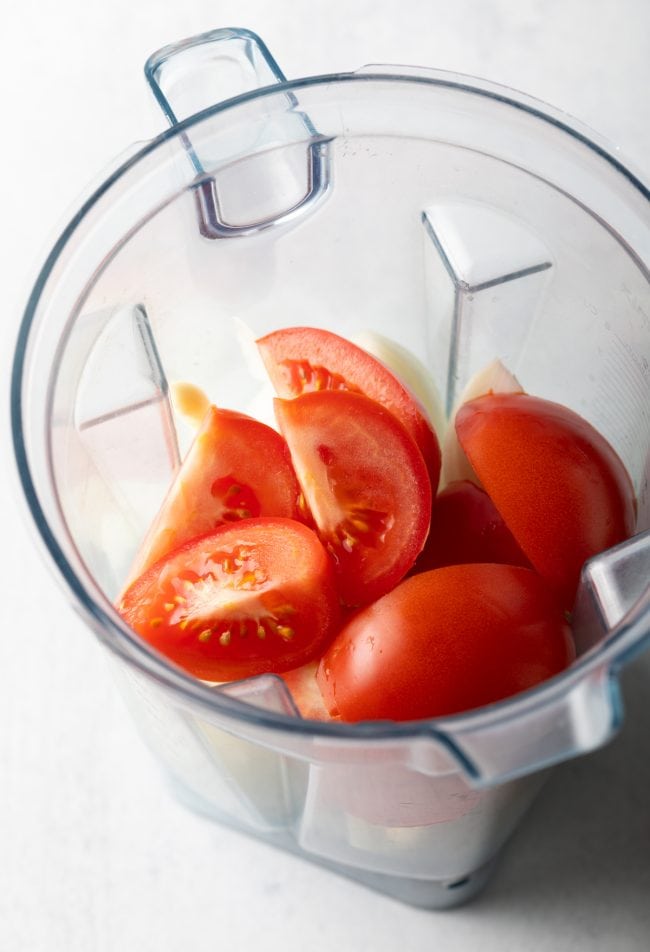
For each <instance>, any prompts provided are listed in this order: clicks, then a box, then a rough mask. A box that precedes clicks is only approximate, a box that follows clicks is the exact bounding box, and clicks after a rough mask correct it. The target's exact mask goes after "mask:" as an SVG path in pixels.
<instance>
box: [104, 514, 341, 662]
mask: <svg viewBox="0 0 650 952" xmlns="http://www.w3.org/2000/svg"><path fill="white" fill-rule="evenodd" d="M118 608H119V612H120V614H121V615H122V616H123V618H124V619H125V620H126V621H127V622H128V624H129V625H130V626H131V627H132V628H133V629H134V630H135V631H136V632H138V634H140V635H141V636H142V637H143V638H144V639H145V641H148V642H149V644H151V645H152V646H153V647H154V648H157V649H158V650H159V651H161V652H162V653H163V654H164V655H166V656H167V657H168V658H170V659H171V660H172V661H175V662H176V664H178V665H180V666H181V667H183V668H185V669H186V670H187V671H189V672H190V674H194V675H196V677H199V678H204V679H206V680H208V681H228V680H234V679H237V678H244V677H249V676H251V675H255V674H263V673H265V672H269V671H286V670H289V669H291V668H296V667H298V666H299V665H301V664H304V663H306V662H307V661H309V660H311V659H313V658H315V657H317V656H318V655H319V653H320V652H321V651H322V649H323V648H324V646H325V645H326V644H327V642H328V640H329V639H330V638H331V637H332V634H333V633H334V630H335V626H336V624H337V622H338V617H339V609H338V598H337V594H336V587H335V582H334V574H333V569H332V565H331V561H330V559H329V558H328V556H327V553H326V552H325V550H324V548H323V546H322V545H321V543H320V542H319V541H318V537H317V536H316V534H315V533H314V532H313V531H312V530H311V529H308V528H307V527H306V526H304V525H302V524H301V523H299V522H294V521H292V520H290V519H273V518H260V519H242V520H241V521H238V522H235V523H231V524H229V525H224V526H222V527H221V528H220V529H217V531H216V532H214V533H211V534H209V535H205V536H201V537H199V538H197V539H193V540H192V541H190V542H188V543H187V544H186V545H184V546H182V547H181V548H180V549H176V550H175V551H174V552H172V553H170V554H169V555H167V556H166V557H165V558H163V559H161V560H160V561H159V562H156V563H155V565H153V566H152V567H151V568H150V569H149V570H148V571H147V572H145V574H144V575H143V576H141V577H140V578H139V579H138V580H137V581H136V582H134V584H133V585H132V586H131V587H130V588H129V589H128V590H127V592H126V593H125V595H124V596H123V598H122V599H121V601H120V603H119V606H118Z"/></svg>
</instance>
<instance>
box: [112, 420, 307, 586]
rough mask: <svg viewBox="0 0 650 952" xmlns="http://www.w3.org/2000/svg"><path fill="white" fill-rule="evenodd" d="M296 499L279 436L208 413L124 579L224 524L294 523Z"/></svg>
mask: <svg viewBox="0 0 650 952" xmlns="http://www.w3.org/2000/svg"><path fill="white" fill-rule="evenodd" d="M261 461H263V464H262V465H261ZM299 497H300V487H299V486H298V482H297V480H296V477H295V474H294V472H293V468H292V466H291V459H290V457H289V450H288V448H287V445H286V443H285V441H284V440H283V439H282V437H281V436H280V434H279V433H277V432H276V431H275V430H273V429H271V427H269V426H266V425H265V424H264V423H259V422H258V421H257V420H253V419H252V418H251V417H247V416H244V415H243V414H241V413H235V412H233V411H231V410H218V409H217V408H216V407H210V409H209V410H208V412H207V414H206V415H205V417H204V420H203V423H202V425H201V427H200V429H199V431H198V432H197V434H196V437H195V439H194V442H193V443H192V446H191V447H190V450H189V452H188V454H187V456H186V457H185V460H184V461H183V464H182V466H181V468H180V470H179V472H178V474H177V475H176V478H175V480H174V482H173V484H172V486H171V488H170V490H169V492H168V494H167V497H166V499H165V501H164V502H163V505H162V507H161V509H160V512H159V513H158V515H157V516H156V518H155V520H154V522H153V524H152V526H151V528H150V529H149V532H148V533H147V536H146V538H145V540H144V542H143V544H142V546H141V547H140V551H139V552H138V555H137V557H136V561H135V563H134V565H133V567H132V569H131V573H130V576H129V578H130V580H131V581H133V579H135V578H137V577H138V576H139V575H141V574H142V573H143V572H144V571H146V569H148V568H149V566H150V565H153V563H154V562H156V561H157V560H158V559H160V558H162V556H164V555H166V553H167V552H170V551H172V549H176V548H178V546H180V545H182V544H183V543H184V542H187V541H188V540H189V539H192V538H193V537H194V536H198V535H203V534H205V533H207V532H211V531H212V530H213V529H216V528H217V527H218V526H220V525H222V524H223V523H227V522H233V521H236V520H237V519H248V518H254V517H257V516H281V517H283V518H287V519H295V518H297V517H298V516H299Z"/></svg>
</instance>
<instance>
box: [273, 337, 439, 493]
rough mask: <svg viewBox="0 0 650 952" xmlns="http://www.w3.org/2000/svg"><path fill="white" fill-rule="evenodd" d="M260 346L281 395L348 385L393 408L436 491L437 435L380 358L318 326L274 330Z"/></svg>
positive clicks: (437, 479)
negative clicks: (414, 446) (412, 440)
mask: <svg viewBox="0 0 650 952" xmlns="http://www.w3.org/2000/svg"><path fill="white" fill-rule="evenodd" d="M257 346H258V348H259V351H260V354H261V356H262V359H263V361H264V364H265V366H266V370H267V372H268V374H269V377H270V379H271V383H272V384H273V386H274V388H275V391H276V393H277V394H278V396H279V397H282V398H283V399H290V398H291V397H296V396H299V395H300V394H302V393H308V392H311V391H313V390H324V389H331V390H350V391H352V392H358V393H363V394H365V395H366V396H367V397H370V398H371V399H372V400H376V401H377V403H380V404H381V405H382V406H384V407H386V408H387V409H388V410H390V411H391V413H394V414H395V416H396V417H397V419H398V420H399V421H400V422H401V423H402V424H403V426H404V427H405V428H406V430H407V431H408V432H409V433H410V435H411V437H412V438H413V439H414V440H415V442H416V444H417V445H418V447H419V449H420V452H421V453H422V456H423V458H424V462H425V464H426V467H427V470H428V473H429V478H430V480H431V485H432V489H433V492H434V493H435V491H436V489H437V487H438V481H439V478H440V465H441V459H440V446H439V444H438V438H437V437H436V435H435V433H434V431H433V428H432V427H431V424H430V423H429V422H428V420H427V419H426V416H425V414H424V413H423V411H422V408H421V407H420V405H419V403H418V402H417V400H416V399H415V398H414V397H413V395H412V394H411V393H410V392H409V390H408V389H407V388H406V387H405V386H404V385H403V384H402V383H401V381H400V380H398V378H397V377H396V376H395V375H394V374H393V373H392V372H391V371H390V370H389V369H388V367H386V366H385V365H384V364H382V363H381V361H379V360H377V358H375V357H373V356H372V355H371V354H369V353H367V351H365V350H363V349H362V348H361V347H357V346H356V344H353V343H352V342H351V341H349V340H346V339H345V338H344V337H339V335H338V334H333V333H332V332H331V331H325V330H321V329H319V328H315V327H286V328H284V329H282V330H278V331H273V332H272V333H271V334H267V335H266V336H265V337H261V338H260V339H259V340H258V341H257Z"/></svg>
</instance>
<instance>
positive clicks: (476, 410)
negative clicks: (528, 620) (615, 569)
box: [456, 393, 636, 609]
mask: <svg viewBox="0 0 650 952" xmlns="http://www.w3.org/2000/svg"><path fill="white" fill-rule="evenodd" d="M456 432H457V434H458V439H459V441H460V443H461V446H462V448H463V450H464V452H465V453H466V454H467V457H468V459H469V461H470V463H471V465H472V467H473V469H474V471H475V472H476V474H477V476H478V478H479V479H480V481H481V483H482V485H483V487H484V488H485V490H486V492H487V493H488V495H489V496H490V498H491V499H492V501H493V503H494V504H495V506H496V508H497V509H498V511H499V512H500V514H501V516H502V517H503V520H504V522H505V523H506V525H507V527H508V529H509V530H510V532H511V533H512V534H513V536H514V537H515V539H516V541H517V543H518V545H519V546H520V547H521V549H522V550H523V552H524V553H525V555H526V556H527V558H528V559H529V560H530V562H531V564H532V565H533V566H534V568H535V569H536V570H537V571H538V572H539V573H540V575H542V576H543V577H544V578H545V579H547V581H548V582H550V583H551V584H552V585H553V586H554V587H555V588H556V589H557V590H558V591H559V592H560V595H561V597H562V600H563V604H564V606H565V608H567V609H571V608H572V607H573V601H574V597H575V592H576V588H577V585H578V580H579V577H580V571H581V568H582V565H583V564H584V562H585V560H586V559H589V558H591V557H592V556H594V555H596V554H597V553H598V552H602V551H603V550H604V549H608V548H610V546H613V545H616V544H617V543H619V542H622V541H623V540H624V539H626V538H628V537H629V536H630V535H632V533H633V532H634V526H635V521H636V503H635V497H634V488H633V486H632V483H631V480H630V477H629V476H628V474H627V471H626V469H625V467H624V466H623V463H622V462H621V460H620V458H619V457H618V456H617V454H616V452H615V451H614V449H613V448H612V447H611V446H610V444H609V443H608V442H607V441H606V440H605V438H604V437H603V436H601V434H600V433H598V432H597V431H596V430H595V429H594V427H593V426H591V424H590V423H588V422H587V421H586V420H583V419H582V418H581V417H580V416H578V414H576V413H574V412H573V411H572V410H569V409H568V408H567V407H564V406H561V405H560V404H557V403H551V402H550V401H548V400H543V399H541V398H539V397H532V396H530V395H528V394H524V393H509V394H505V393H495V394H487V395H485V396H482V397H478V398H477V399H475V400H471V401H470V402H469V403H466V404H465V405H464V406H462V407H461V408H460V410H459V411H458V414H457V416H456Z"/></svg>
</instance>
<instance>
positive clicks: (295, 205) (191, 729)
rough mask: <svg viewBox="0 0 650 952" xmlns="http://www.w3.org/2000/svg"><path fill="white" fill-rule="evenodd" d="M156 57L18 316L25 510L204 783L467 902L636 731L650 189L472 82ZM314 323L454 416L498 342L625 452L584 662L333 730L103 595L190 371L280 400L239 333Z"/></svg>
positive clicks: (240, 820) (413, 890) (425, 902)
mask: <svg viewBox="0 0 650 952" xmlns="http://www.w3.org/2000/svg"><path fill="white" fill-rule="evenodd" d="M146 76H147V80H148V82H149V84H150V86H151V88H152V90H153V92H154V94H155V96H156V99H157V102H158V104H159V105H160V106H161V107H162V109H163V111H164V113H165V114H166V116H167V118H168V120H169V122H170V123H171V127H170V128H169V130H168V131H166V132H165V133H164V134H162V135H161V136H159V137H158V138H157V139H155V140H154V141H152V142H150V143H147V144H146V145H144V146H143V147H141V148H140V149H139V150H138V151H137V152H136V153H135V154H133V155H131V157H130V158H129V159H128V160H127V161H125V162H124V163H123V164H122V165H121V166H120V167H119V168H118V169H116V170H115V171H113V172H112V173H111V174H110V175H109V176H108V177H107V179H106V180H105V181H104V182H103V184H102V185H101V186H99V187H98V188H97V189H96V190H95V191H94V192H93V194H92V195H90V196H89V197H88V198H87V199H86V200H85V202H84V204H83V206H82V207H81V208H80V210H79V212H78V213H77V214H76V215H75V217H74V218H73V220H72V221H71V222H70V223H69V225H68V226H67V227H66V228H65V230H64V231H63V232H62V234H61V236H60V238H59V239H58V241H57V243H56V245H55V246H54V248H53V249H52V252H51V254H50V256H49V257H48V259H47V261H46V263H45V266H44V268H43V270H42V272H41V274H40V276H39V278H38V280H37V282H36V285H35V287H34V289H33V292H32V295H31V297H30V300H29V303H28V306H27V311H26V314H25V317H24V320H23V323H22V326H21V330H20V334H19V339H18V344H17V349H16V356H15V363H14V374H13V382H12V388H13V389H12V422H13V434H14V444H15V450H16V456H17V461H18V467H19V470H20V476H21V480H22V485H23V487H24V492H25V495H26V498H27V501H28V504H29V507H30V510H31V514H32V517H33V519H34V520H35V522H36V525H37V527H38V529H39V531H40V535H41V538H42V541H43V542H44V544H45V548H46V549H47V551H48V552H49V555H50V557H51V559H52V560H53V562H54V564H55V567H56V569H57V571H58V573H59V575H60V576H61V578H62V580H63V582H64V584H65V585H66V587H67V589H68V592H69V594H70V596H71V597H72V599H73V602H74V604H75V606H76V607H77V609H78V610H79V611H80V612H81V613H82V614H83V616H84V618H85V619H86V620H87V622H88V624H89V626H90V627H91V628H92V629H93V630H94V632H95V633H96V635H97V636H98V638H99V639H100V641H102V642H103V644H104V645H106V647H107V648H108V649H109V657H110V658H111V660H112V663H113V667H114V669H115V674H116V678H117V680H118V681H119V683H120V686H121V688H122V690H123V691H124V695H125V697H126V699H127V703H128V704H129V706H130V708H131V710H132V712H133V714H134V716H135V719H136V721H137V724H138V726H139V728H140V729H141V731H142V734H143V735H144V737H145V739H146V741H147V743H148V744H149V746H150V747H151V749H152V750H153V751H154V753H155V754H156V756H157V758H158V759H159V761H160V764H161V766H162V768H163V771H164V774H165V776H166V777H167V778H168V780H169V782H170V783H171V785H172V787H173V789H174V791H175V792H176V793H177V795H178V796H179V797H180V798H181V799H182V800H183V801H184V802H186V803H188V804H190V805H191V806H192V807H194V808H195V809H197V810H200V811H201V812H203V813H206V814H208V815H209V816H212V817H214V818H215V819H217V820H219V821H221V822H224V823H226V824H228V825H230V826H233V827H235V828H238V829H241V830H243V831H246V832H248V833H252V834H253V835H255V836H258V837H260V838H262V839H264V840H266V841H268V842H270V843H273V844H275V845H278V846H280V847H282V848H284V849H287V850H290V851H292V852H294V853H298V854H300V855H301V856H304V857H305V858H308V859H310V860H313V861H316V862H319V863H321V864H323V865H325V866H327V867H330V868H332V869H334V870H337V871H338V872H340V873H343V874H345V875H347V876H350V877H353V878H355V879H357V880H360V881H362V882H364V883H366V884H368V885H370V886H372V887H374V888H376V889H379V890H381V891H384V892H386V893H389V894H391V895H393V896H396V897H398V898H401V899H403V900H405V901H407V902H410V903H413V904H416V905H421V906H426V907H430V908H440V907H445V906H451V905H454V904H457V903H459V902H461V901H463V900H465V899H467V898H469V897H471V896H472V895H473V894H475V893H476V892H477V890H478V889H479V888H480V887H481V885H482V884H483V883H484V882H485V880H486V877H487V875H488V873H489V870H490V866H491V864H492V862H493V860H494V857H495V856H496V854H497V853H498V851H499V850H500V848H501V846H502V845H503V844H504V842H505V841H506V839H507V838H508V836H509V834H510V832H511V831H512V829H513V828H514V826H515V825H516V824H517V822H518V820H519V818H520V817H521V816H522V814H523V813H524V811H525V810H526V808H527V807H528V805H529V804H530V802H531V800H532V798H533V796H534V794H535V792H536V791H537V789H538V788H539V786H540V784H541V782H542V781H543V778H544V776H545V773H546V769H547V768H548V767H550V766H551V765H552V764H554V763H557V762H559V761H561V760H564V759H566V758H569V757H572V756H575V755H577V754H580V753H583V752H586V751H589V750H592V749H594V748H596V747H598V746H599V745H601V744H603V743H605V742H606V741H607V740H608V739H609V738H610V737H611V736H612V735H613V734H614V733H615V731H616V729H617V727H618V725H619V723H620V720H621V717H622V708H621V704H620V700H619V695H618V680H617V674H618V671H619V669H620V667H621V665H622V664H623V663H624V662H626V661H627V660H628V659H629V658H631V657H632V656H633V655H634V654H635V653H636V652H638V651H639V650H641V648H642V647H644V646H645V645H646V644H647V643H648V640H649V639H650V588H649V586H648V578H649V576H650V535H649V533H648V531H647V530H648V527H649V526H650V497H649V492H648V474H649V472H650V364H649V361H650V284H649V275H648V266H649V264H650V246H649V240H648V236H649V234H650V228H649V225H650V205H649V197H650V196H649V192H648V189H647V188H646V187H645V185H644V184H643V183H642V182H641V181H640V180H639V179H638V177H637V176H636V175H635V174H634V173H633V172H632V171H630V170H629V169H628V168H627V167H626V166H625V165H623V164H622V163H621V161H620V160H619V158H618V157H617V156H616V154H615V153H614V152H612V151H610V150H609V149H608V147H607V146H606V145H605V144H602V143H601V142H600V140H598V139H597V138H596V137H594V136H593V135H591V133H588V132H586V131H585V130H584V129H582V128H581V127H579V126H578V125H577V124H576V123H574V122H573V120H569V119H567V117H565V116H563V115H562V114H560V113H558V112H556V111H554V110H552V109H550V108H548V107H546V106H544V105H541V104H539V103H537V102H535V101H533V100H531V99H529V98H527V97H525V96H522V95H520V94H519V93H514V92H512V91H511V90H508V89H505V88H503V87H496V86H494V85H491V84H488V83H485V82H483V81H480V80H475V79H472V78H468V77H461V76H457V75H453V74H449V73H442V72H438V71H432V70H422V69H412V68H406V67H374V66H373V67H366V68H364V69H361V70H359V71H357V72H354V73H345V74H339V75H331V76H321V77H311V78H307V79H301V80H297V81H291V82H287V81H286V80H285V78H284V76H283V75H282V73H281V72H280V70H279V68H278V67H277V65H276V63H275V62H274V60H273V58H272V57H271V55H270V53H269V52H268V50H267V49H266V47H265V46H264V44H263V43H262V42H261V40H260V39H259V38H258V37H256V36H255V35H254V34H252V33H250V32H248V31H246V30H217V31H215V32H213V33H209V34H205V35H203V36H200V37H196V38H194V39H191V40H187V41H184V42H182V43H179V44H177V45H174V46H170V47H168V48H165V49H164V50H161V51H160V52H159V53H157V54H155V55H154V56H152V57H151V58H150V59H149V61H148V62H147V65H146ZM227 96H230V97H231V98H226V97H227ZM303 324H308V325H311V326H315V327H323V328H327V329H330V330H333V331H334V332H337V333H339V334H341V335H343V336H345V337H349V338H354V337H355V336H356V335H359V334H362V333H363V332H366V331H368V330H370V331H372V332H374V333H379V334H381V335H384V336H385V337H388V338H390V339H391V340H392V341H394V342H396V343H397V344H399V345H401V346H402V347H404V348H406V349H407V350H409V351H410V352H411V353H413V354H417V355H418V356H419V357H420V359H421V360H422V362H423V363H424V365H425V366H426V368H427V371H428V373H429V374H430V377H431V380H432V381H434V382H435V384H436V386H437V388H438V390H439V392H440V393H441V394H442V397H443V402H444V404H445V405H446V410H447V412H449V410H450V408H451V407H452V406H453V404H454V401H455V399H456V398H457V396H458V394H459V392H460V391H461V390H462V388H463V386H464V385H465V383H466V382H467V380H468V379H469V378H470V377H471V376H472V374H474V373H475V372H476V371H477V370H479V369H480V368H482V367H483V366H484V365H485V364H487V363H488V362H489V361H491V360H493V359H494V358H495V357H499V358H500V359H501V360H502V361H503V362H504V363H505V364H506V365H507V367H508V368H509V369H510V370H511V371H512V372H513V373H515V374H516V375H517V377H518V378H519V380H521V382H522V384H523V386H524V387H525V388H526V390H528V391H529V392H531V393H534V394H537V395H539V396H542V397H545V398H548V399H551V400H554V401H557V402H559V403H562V404H565V405H566V406H568V407H570V408H572V409H574V410H576V411H577V412H578V413H579V414H581V415H582V416H583V417H585V418H586V419H587V420H589V421H590V422H591V423H592V424H593V425H594V426H595V427H596V428H597V429H598V430H599V431H600V432H601V433H602V434H603V435H604V436H605V437H606V438H607V439H608V440H609V441H610V443H611V444H612V445H613V446H614V447H615V449H616V450H617V452H618V453H619V455H620V456H621V458H622V459H623V461H624V463H625V464H626V466H627V468H628V471H629V473H630V475H631V478H632V480H633V483H634V486H635V490H636V493H637V499H638V526H637V535H636V536H635V537H634V538H632V539H631V540H629V541H628V542H626V543H624V544H623V545H621V546H618V547H617V548H616V549H613V550H610V551H608V552H605V553H603V554H601V555H599V556H597V557H596V558H594V559H592V560H591V561H590V562H589V563H587V565H586V566H585V567H584V570H583V574H582V581H581V586H580V592H579V597H578V602H577V605H576V637H577V640H578V648H579V656H578V659H577V661H576V662H575V663H574V665H572V667H571V668H570V669H569V670H567V671H565V672H564V673H563V674H562V675H560V676H557V677H555V678H554V679H552V680H551V681H548V682H546V683H544V684H542V685H540V686H539V687H537V688H535V689H533V690H529V691H527V692H525V693H523V694H521V695H517V696H516V697H513V698H510V699H508V700H505V701H501V702H499V703H497V704H493V705H490V706H489V707H486V708H482V709H479V710H475V711H471V712H468V713H464V714H459V715H455V716H450V717H445V718H439V719H433V720H426V721H418V722H416V723H399V724H397V723H389V722H381V723H360V724H341V723H330V722H327V723H321V722H314V721H310V720H304V719H303V718H301V717H300V716H299V715H298V713H297V711H296V708H295V706H294V704H293V701H292V699H291V697H290V695H289V694H288V692H287V690H286V688H285V686H284V683H283V681H282V680H281V679H280V678H279V677H277V676H275V675H264V676H261V677H256V678H251V679H248V680H246V681H242V682H239V683H235V684H229V685H226V686H221V687H218V686H214V685H210V684H206V683H203V682H201V681H198V680H195V679H194V678H191V677H190V676H189V675H187V674H185V673H184V672H183V671H181V670H179V669H178V668H176V667H175V666H174V665H172V664H171V663H170V662H168V661H166V660H165V659H164V658H163V657H161V656H160V655H158V654H157V653H156V652H155V651H154V650H153V649H151V648H149V647H148V646H147V645H146V644H145V643H143V642H141V641H140V640H139V638H138V637H137V636H136V635H134V634H133V633H132V632H131V631H130V630H129V629H128V628H127V627H126V626H125V624H124V623H123V621H122V620H121V619H120V617H119V616H118V615H117V613H116V611H115V610H114V609H113V607H112V601H113V600H114V599H115V597H116V595H117V593H118V591H119V589H120V587H121V585H122V584H123V582H124V579H125V577H126V574H127V572H128V568H129V565H130V563H131V561H132V559H133V556H134V554H135V552H136V550H137V547H138V545H139V543H140V541H141V540H142V538H143V536H144V534H145V532H146V530H147V528H148V526H149V524H150V522H151V520H152V519H153V517H154V515H155V513H156V512H157V509H158V507H159V505H160V503H161V501H162V499H163V497H164V495H165V492H166V490H167V488H168V486H169V483H170V481H171V479H172V477H173V475H174V473H175V472H176V470H177V468H178V466H179V461H180V459H181V458H182V455H183V453H184V451H185V449H186V447H187V445H188V442H189V440H190V437H191V433H190V431H189V429H188V427H187V425H186V424H185V423H184V422H183V420H182V419H181V418H179V417H178V415H177V414H176V412H175V410H174V407H173V405H172V402H171V401H170V396H169V387H170V382H173V381H189V382H191V383H193V384H196V385H198V386H200V387H202V388H203V389H204V390H205V391H206V392H207V394H208V395H209V397H210V399H211V400H212V401H213V402H215V403H216V404H217V405H220V406H224V407H229V408H233V409H238V410H240V411H243V412H249V413H251V414H252V415H256V416H258V417H260V416H261V415H262V414H263V412H267V413H268V412H269V410H270V400H268V401H267V397H268V391H267V389H266V384H264V382H263V380H262V379H261V377H260V376H259V374H258V371H257V367H256V365H255V362H254V360H253V359H252V357H251V355H250V348H249V341H250V340H252V339H253V338H254V337H259V336H261V335H264V334H266V333H268V332H270V331H272V330H274V329H277V328H279V327H284V326H288V325H303ZM264 407H266V408H267V409H266V410H265V411H264V410H263V409H262V408H264Z"/></svg>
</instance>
